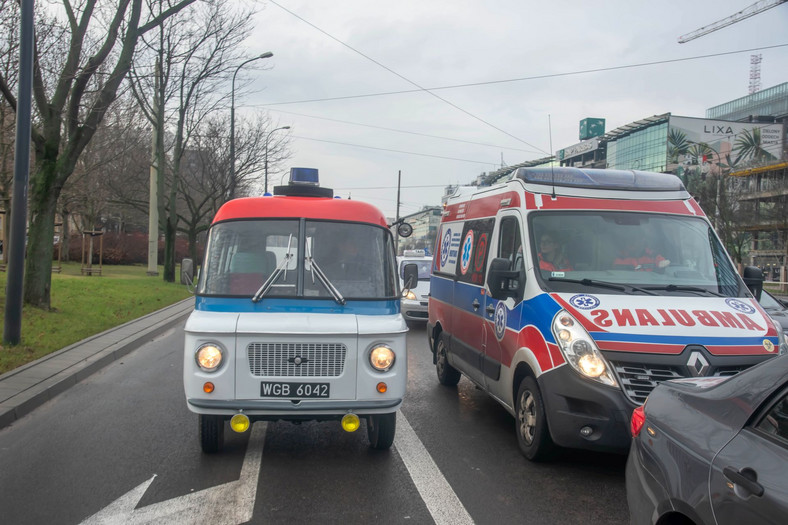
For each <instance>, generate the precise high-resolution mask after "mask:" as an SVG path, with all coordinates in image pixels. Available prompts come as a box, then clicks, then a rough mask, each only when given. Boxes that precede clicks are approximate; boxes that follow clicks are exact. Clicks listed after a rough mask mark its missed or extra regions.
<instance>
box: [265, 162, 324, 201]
mask: <svg viewBox="0 0 788 525" xmlns="http://www.w3.org/2000/svg"><path fill="white" fill-rule="evenodd" d="M274 195H285V196H289V197H327V198H329V199H330V198H332V197H333V196H334V190H332V189H331V188H321V187H320V178H319V177H318V174H317V169H316V168H290V183H289V184H288V185H287V186H274Z"/></svg>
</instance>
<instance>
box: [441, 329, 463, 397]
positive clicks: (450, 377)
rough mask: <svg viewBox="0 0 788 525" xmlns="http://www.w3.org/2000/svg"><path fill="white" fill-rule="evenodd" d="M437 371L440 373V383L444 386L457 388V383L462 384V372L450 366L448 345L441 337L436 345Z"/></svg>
mask: <svg viewBox="0 0 788 525" xmlns="http://www.w3.org/2000/svg"><path fill="white" fill-rule="evenodd" d="M435 370H436V371H437V372H438V382H440V384H442V385H446V386H457V383H459V382H460V371H459V370H457V369H456V368H454V367H453V366H451V365H450V364H449V356H448V355H446V343H444V342H443V337H440V336H439V337H438V341H437V344H436V345H435Z"/></svg>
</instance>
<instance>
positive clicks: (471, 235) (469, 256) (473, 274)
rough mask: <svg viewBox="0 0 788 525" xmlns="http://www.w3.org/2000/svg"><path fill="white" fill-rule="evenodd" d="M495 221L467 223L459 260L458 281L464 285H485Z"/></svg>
mask: <svg viewBox="0 0 788 525" xmlns="http://www.w3.org/2000/svg"><path fill="white" fill-rule="evenodd" d="M494 225H495V219H493V218H490V219H479V220H471V221H466V222H465V226H464V227H463V230H462V237H461V239H462V240H461V241H460V253H459V256H458V258H457V273H456V275H457V280H458V281H460V282H464V283H470V284H477V285H479V286H482V285H484V274H485V269H486V268H487V255H488V253H489V251H490V242H489V241H490V238H491V237H492V230H493V226H494Z"/></svg>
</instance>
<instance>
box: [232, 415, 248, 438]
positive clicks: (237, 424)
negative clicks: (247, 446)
mask: <svg viewBox="0 0 788 525" xmlns="http://www.w3.org/2000/svg"><path fill="white" fill-rule="evenodd" d="M250 424H251V423H250V422H249V418H248V417H246V414H235V415H234V416H233V417H232V419H230V428H232V429H233V430H234V431H235V432H238V433H239V434H243V433H244V432H246V431H247V430H249V425H250Z"/></svg>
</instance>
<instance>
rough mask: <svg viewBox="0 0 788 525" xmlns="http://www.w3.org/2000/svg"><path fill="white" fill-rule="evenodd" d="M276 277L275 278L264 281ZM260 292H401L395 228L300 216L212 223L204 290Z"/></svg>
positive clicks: (347, 295)
mask: <svg viewBox="0 0 788 525" xmlns="http://www.w3.org/2000/svg"><path fill="white" fill-rule="evenodd" d="M315 267H318V268H319V269H320V270H321V271H322V273H323V276H324V277H325V278H326V279H327V281H328V283H326V282H325V281H324V280H321V279H319V278H318V276H317V275H316V272H315ZM272 275H274V276H275V278H274V279H273V282H271V283H269V284H270V285H269V286H266V287H263V285H264V284H265V283H266V282H267V280H268V279H269V278H270V277H271V276H272ZM332 288H333V290H332ZM258 291H261V294H260V297H258V299H265V298H268V297H305V298H318V299H333V300H337V296H339V297H341V298H342V299H343V300H347V299H391V298H396V297H397V284H396V264H395V261H394V248H393V242H392V238H391V233H390V232H389V231H388V230H386V229H385V228H382V227H379V226H374V225H370V224H360V223H349V222H336V221H310V220H299V219H286V220H281V219H256V220H238V221H226V222H221V223H218V224H215V225H214V226H212V227H211V231H210V234H209V236H208V244H207V247H206V252H205V261H204V266H203V268H202V269H201V271H200V280H199V283H198V286H197V294H198V295H207V296H212V295H215V296H241V297H249V298H250V299H251V298H252V297H253V296H254V295H255V294H256V293H257V292H258ZM336 292H339V293H338V294H337V293H336Z"/></svg>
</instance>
